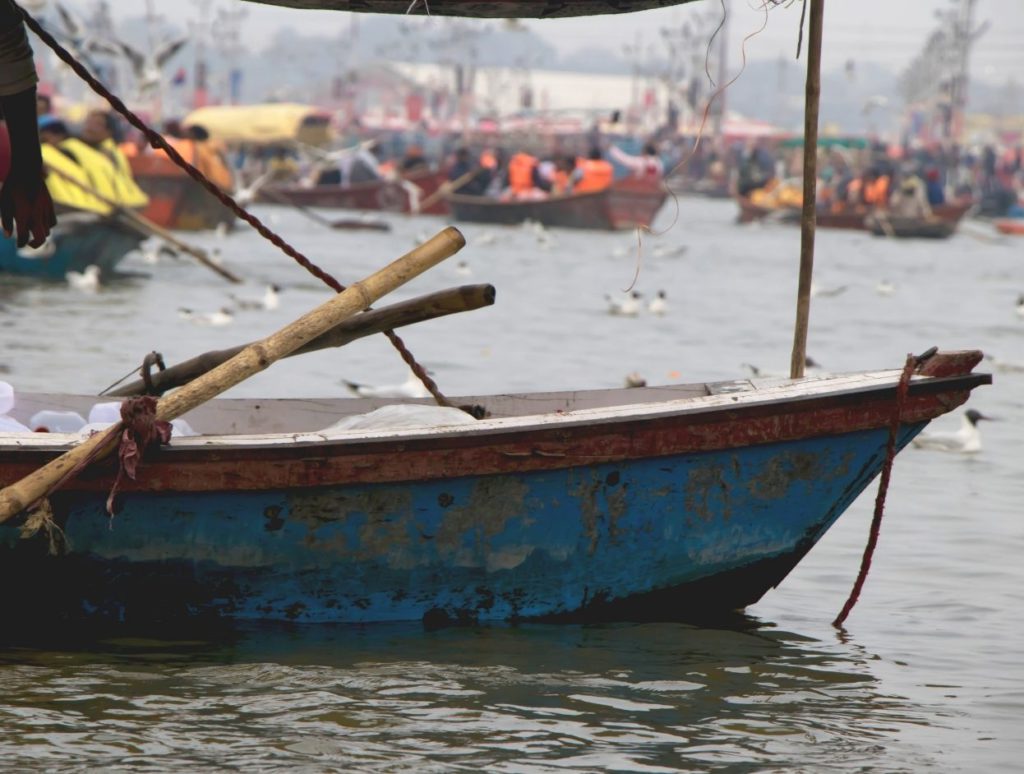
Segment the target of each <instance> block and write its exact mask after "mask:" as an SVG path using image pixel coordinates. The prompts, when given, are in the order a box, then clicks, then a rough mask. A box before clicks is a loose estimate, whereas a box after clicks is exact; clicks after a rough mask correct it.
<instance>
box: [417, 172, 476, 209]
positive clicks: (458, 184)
mask: <svg viewBox="0 0 1024 774" xmlns="http://www.w3.org/2000/svg"><path fill="white" fill-rule="evenodd" d="M483 169H484V168H483V167H477V168H476V169H471V170H469V172H466V173H465V174H462V175H459V176H458V177H457V178H455V179H454V180H446V181H444V182H443V183H441V185H439V186H438V188H437V190H436V191H434V193H432V194H430V196H428V197H427V198H426V199H424V200H423V201H421V202H420V206H419V207H417V208H416V211H417V212H418V213H419V212H423V210H425V209H427V207H430V206H431V205H432V204H434V203H435V202H437V200H438V199H440V198H441V197H442V196H444V195H445V194H447V193H449V192H450V191H458V190H459V189H460V188H462V186H464V185H465V184H466V183H468V182H469V181H470V180H472V179H473V178H474V177H476V176H477V175H479V174H480V173H481V172H482V171H483Z"/></svg>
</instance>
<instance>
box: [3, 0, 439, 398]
mask: <svg viewBox="0 0 1024 774" xmlns="http://www.w3.org/2000/svg"><path fill="white" fill-rule="evenodd" d="M16 5H17V4H16ZM18 8H19V10H20V11H21V15H22V16H23V17H24V19H25V25H26V26H27V27H28V28H29V29H30V30H32V32H34V33H35V34H36V35H37V36H38V37H39V39H40V40H41V41H43V43H45V44H46V45H47V46H49V47H50V48H51V49H53V51H54V52H55V53H56V54H57V56H58V57H60V59H61V60H62V61H63V62H64V63H65V64H67V65H68V67H70V68H71V69H72V70H74V71H75V74H76V75H78V77H79V78H81V79H82V80H83V81H85V82H86V83H87V84H88V85H89V88H91V89H92V90H93V91H95V92H96V93H97V94H99V95H100V96H101V97H103V99H105V100H106V101H107V102H108V103H110V106H111V107H112V108H114V110H116V111H117V112H118V113H120V114H121V115H122V116H124V117H125V119H126V120H127V121H128V123H130V124H131V125H132V126H134V127H135V128H136V129H138V130H139V131H140V132H142V133H143V134H144V135H145V136H146V139H147V140H148V141H149V144H150V145H151V146H152V147H154V148H156V149H158V150H162V151H163V152H164V153H166V154H167V155H168V157H169V158H170V159H171V161H173V162H174V163H175V164H177V165H178V166H179V167H181V168H182V169H183V170H185V172H186V173H187V174H188V176H189V177H191V178H192V179H193V180H195V181H196V182H197V183H199V184H200V185H201V186H203V188H205V189H206V190H207V191H209V192H210V193H211V194H212V195H213V196H215V197H217V199H218V200H219V201H220V202H221V204H223V205H224V206H225V207H227V208H228V209H229V210H231V212H233V213H234V214H235V215H237V216H238V217H239V218H241V219H242V220H244V221H245V222H246V223H248V224H249V225H250V226H252V227H253V228H254V229H256V231H257V232H258V233H259V234H260V236H262V237H263V238H264V239H266V240H268V241H269V242H270V243H271V244H273V245H274V246H275V247H277V248H278V249H280V250H281V251H282V252H283V253H284V254H285V255H287V256H288V257H290V258H291V259H293V260H294V261H295V262H296V263H298V264H299V265H300V266H301V267H302V268H304V269H305V270H306V271H308V272H309V273H310V274H312V275H313V276H314V277H316V278H317V279H319V280H320V281H321V282H323V283H324V284H326V285H327V286H328V287H330V288H331V289H332V290H334V291H335V292H336V293H340V292H341V291H343V290H344V289H345V286H344V285H342V284H341V283H340V282H338V280H336V279H335V278H334V277H332V276H331V275H330V274H328V273H327V272H326V271H324V270H323V269H322V268H320V267H319V266H317V265H316V264H315V263H313V262H312V261H311V260H310V259H309V258H307V257H306V256H305V255H303V254H302V253H300V252H299V251H298V250H296V249H295V248H294V247H292V246H291V245H290V244H288V243H287V242H286V241H284V239H283V238H282V237H281V236H279V235H278V234H277V233H276V232H274V231H272V230H271V229H270V228H268V227H267V226H266V225H265V224H264V223H263V221H261V220H260V219H259V218H257V217H256V216H255V215H253V214H252V213H251V212H249V211H248V210H246V209H245V208H244V207H242V206H241V205H240V204H239V203H238V202H236V201H235V200H234V199H233V198H232V197H231V196H230V195H228V194H227V193H225V192H224V191H222V190H221V189H220V188H219V187H218V186H217V185H216V184H215V183H213V182H212V181H211V180H209V179H207V177H206V176H205V175H204V174H203V173H202V172H200V171H199V170H198V169H196V168H195V167H194V166H192V165H191V164H189V163H188V162H187V161H186V160H185V159H184V158H182V156H181V154H180V153H178V151H176V150H175V149H174V148H173V147H172V146H171V144H170V143H168V142H167V140H165V139H164V138H163V136H162V135H161V134H160V133H159V132H157V131H156V130H154V129H152V128H151V127H150V126H149V125H148V124H147V123H146V122H145V121H143V120H142V119H141V118H139V117H138V116H137V115H136V114H135V113H133V112H132V111H131V110H130V109H129V108H128V106H127V105H125V104H124V102H122V101H121V100H120V98H118V97H117V96H116V95H114V94H112V93H111V92H110V91H109V90H108V89H107V87H106V86H104V85H103V84H102V83H100V82H99V81H98V80H97V79H96V78H95V77H94V76H93V74H92V73H90V72H89V71H88V70H87V69H86V68H85V66H84V65H83V64H82V63H81V62H79V61H78V60H77V59H75V57H74V56H73V55H72V54H71V53H70V52H69V51H68V50H67V49H65V48H64V47H63V46H62V45H61V44H60V43H58V42H57V40H56V38H54V37H53V36H52V35H51V34H50V33H49V32H47V31H46V30H45V29H44V28H43V27H42V25H40V24H39V22H38V21H36V20H35V18H33V17H32V16H31V15H30V14H29V13H28V11H26V10H25V9H24V8H21V7H20V6H18ZM384 335H385V336H387V337H388V340H389V341H390V342H391V344H392V345H393V346H394V347H395V349H396V350H398V354H399V355H401V357H402V360H403V361H405V364H406V365H408V366H409V368H410V369H412V372H413V373H414V374H416V378H417V379H419V380H420V381H421V382H423V386H424V387H426V388H427V390H428V391H429V392H430V394H431V395H432V396H433V397H434V400H436V401H437V403H438V405H441V406H451V405H452V404H451V402H450V401H449V400H448V399H447V398H446V397H445V396H444V395H443V394H442V393H441V390H440V389H439V388H438V386H437V383H436V382H434V380H433V379H431V378H430V376H429V375H428V374H427V372H426V369H424V368H423V366H421V365H420V364H419V363H418V362H416V358H415V357H414V356H413V354H412V352H410V351H409V348H408V347H407V346H406V345H405V342H404V341H402V339H401V338H400V337H399V336H398V334H397V333H395V332H394V331H384Z"/></svg>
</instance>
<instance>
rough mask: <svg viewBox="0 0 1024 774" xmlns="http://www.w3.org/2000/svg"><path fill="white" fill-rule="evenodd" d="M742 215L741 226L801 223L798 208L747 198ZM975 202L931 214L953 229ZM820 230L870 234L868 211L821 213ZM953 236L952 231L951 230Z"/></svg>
mask: <svg viewBox="0 0 1024 774" xmlns="http://www.w3.org/2000/svg"><path fill="white" fill-rule="evenodd" d="M738 201H739V206H740V214H739V216H738V218H737V220H738V222H739V223H752V222H753V221H755V220H764V219H777V220H779V221H780V222H782V223H795V224H798V223H800V217H801V212H800V210H799V209H797V208H788V209H783V210H778V209H771V208H768V207H760V206H758V205H756V204H754V203H752V202H751V201H750V200H749V199H747V198H745V197H740V198H739V199H738ZM972 206H973V203H971V202H967V203H959V204H940V205H937V206H935V207H933V208H932V212H933V214H934V215H935V217H937V218H938V219H939V220H940V221H941V222H943V223H946V224H949V225H950V226H951V227H952V229H953V230H955V229H956V226H957V224H958V223H959V222H960V220H961V219H962V218H963V217H964V215H966V214H967V213H968V212H969V211H970V209H971V207H972ZM815 224H816V225H817V227H818V228H830V229H842V230H847V231H871V230H872V227H871V226H870V225H869V223H868V222H867V213H866V212H819V213H818V214H817V217H816V218H815ZM950 233H952V231H950Z"/></svg>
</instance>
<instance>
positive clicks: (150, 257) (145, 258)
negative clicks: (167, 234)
mask: <svg viewBox="0 0 1024 774" xmlns="http://www.w3.org/2000/svg"><path fill="white" fill-rule="evenodd" d="M162 255H166V256H167V257H169V258H177V257H178V254H177V253H176V252H175V251H174V250H173V249H171V248H170V247H168V246H167V245H165V244H160V245H155V244H154V245H150V246H149V247H147V248H146V249H144V250H143V251H142V262H143V263H148V264H149V265H150V266H155V265H156V264H157V263H159V262H160V256H162Z"/></svg>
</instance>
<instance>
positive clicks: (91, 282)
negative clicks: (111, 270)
mask: <svg viewBox="0 0 1024 774" xmlns="http://www.w3.org/2000/svg"><path fill="white" fill-rule="evenodd" d="M64 278H65V279H66V280H67V281H68V285H70V286H71V287H72V288H74V289H75V290H80V291H82V292H83V293H95V292H96V291H98V290H99V289H100V267H99V266H97V265H96V264H89V265H88V266H86V267H85V271H69V272H68V273H67V274H65V275H64Z"/></svg>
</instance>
